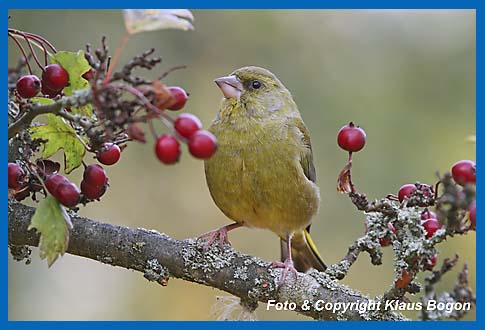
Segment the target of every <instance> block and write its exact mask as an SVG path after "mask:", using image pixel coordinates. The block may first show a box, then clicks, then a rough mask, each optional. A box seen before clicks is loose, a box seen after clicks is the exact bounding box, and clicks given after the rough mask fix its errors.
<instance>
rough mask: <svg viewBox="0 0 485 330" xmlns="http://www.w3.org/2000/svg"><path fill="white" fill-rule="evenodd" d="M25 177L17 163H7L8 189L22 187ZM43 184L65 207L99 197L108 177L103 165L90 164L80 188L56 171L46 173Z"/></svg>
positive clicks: (102, 192) (106, 184)
mask: <svg viewBox="0 0 485 330" xmlns="http://www.w3.org/2000/svg"><path fill="white" fill-rule="evenodd" d="M25 177H26V175H25V172H24V170H23V169H22V168H21V167H20V166H19V165H18V164H16V163H8V187H9V188H10V189H14V190H19V189H22V187H23V183H24V181H25ZM44 185H45V188H46V189H47V191H48V192H49V193H50V194H51V195H52V196H54V197H55V198H56V199H57V200H58V201H59V203H61V204H62V205H64V206H66V207H74V206H76V205H77V204H79V202H81V201H83V202H85V201H88V200H95V199H99V198H100V197H101V196H102V195H103V194H104V193H105V192H106V188H107V186H108V177H107V175H106V172H105V170H104V169H103V167H101V166H100V165H98V164H91V165H88V166H86V168H85V170H84V174H83V180H82V181H81V189H79V188H78V187H77V186H76V185H75V184H74V183H72V182H71V181H69V180H68V179H67V178H66V177H65V176H63V175H60V174H58V173H57V172H54V173H51V174H49V175H47V177H46V179H45V180H44Z"/></svg>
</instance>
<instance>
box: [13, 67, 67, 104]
mask: <svg viewBox="0 0 485 330" xmlns="http://www.w3.org/2000/svg"><path fill="white" fill-rule="evenodd" d="M68 84H69V74H68V73H67V71H66V70H65V69H64V68H63V67H62V66H60V65H59V64H50V65H47V66H46V67H45V68H43V70H42V80H40V79H39V78H38V77H37V76H36V75H33V74H29V75H25V76H22V77H20V79H19V80H17V84H16V89H17V93H18V94H19V95H20V96H21V97H23V98H26V99H29V98H32V97H34V96H37V95H38V94H39V92H41V93H42V95H44V96H47V97H50V98H52V97H55V96H56V95H59V94H60V93H61V92H62V89H63V88H64V87H66V86H67V85H68Z"/></svg>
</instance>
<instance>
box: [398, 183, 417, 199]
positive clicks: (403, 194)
mask: <svg viewBox="0 0 485 330" xmlns="http://www.w3.org/2000/svg"><path fill="white" fill-rule="evenodd" d="M415 190H416V186H415V185H414V184H411V183H408V184H405V185H403V186H401V188H399V192H398V193H397V197H398V199H399V202H400V203H402V201H403V200H404V198H409V197H411V194H412V193H413V192H414V191H415Z"/></svg>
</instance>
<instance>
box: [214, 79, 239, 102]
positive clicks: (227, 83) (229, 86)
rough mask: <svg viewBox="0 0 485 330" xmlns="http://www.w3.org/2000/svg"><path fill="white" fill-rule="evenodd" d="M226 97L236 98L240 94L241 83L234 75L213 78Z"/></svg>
mask: <svg viewBox="0 0 485 330" xmlns="http://www.w3.org/2000/svg"><path fill="white" fill-rule="evenodd" d="M214 82H215V83H216V84H217V86H218V87H219V88H220V89H221V91H222V94H224V97H225V98H226V99H231V98H232V99H237V100H239V97H240V96H241V93H242V90H243V85H242V84H241V82H240V81H239V80H238V79H237V78H236V76H228V77H221V78H217V79H214Z"/></svg>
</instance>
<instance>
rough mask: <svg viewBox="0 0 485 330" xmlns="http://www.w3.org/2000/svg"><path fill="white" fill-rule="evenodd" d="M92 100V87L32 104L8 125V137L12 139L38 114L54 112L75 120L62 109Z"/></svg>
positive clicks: (81, 104)
mask: <svg viewBox="0 0 485 330" xmlns="http://www.w3.org/2000/svg"><path fill="white" fill-rule="evenodd" d="M90 102H92V93H91V90H90V89H86V90H82V91H78V92H76V93H74V94H73V95H71V96H65V97H62V98H60V99H59V100H57V101H55V102H54V103H51V104H44V105H40V104H37V105H32V107H31V108H30V109H28V110H27V111H26V112H25V113H24V114H23V115H22V116H21V117H20V118H18V119H16V120H15V122H13V123H12V124H11V125H10V126H9V127H8V139H9V140H10V139H11V138H13V137H14V136H15V134H17V133H18V132H20V130H21V129H24V128H26V127H28V126H29V125H30V123H31V122H32V120H34V118H35V117H37V116H38V115H42V114H46V113H54V114H58V115H60V116H62V117H64V118H66V119H68V120H74V119H75V118H74V117H73V116H72V115H71V114H69V113H68V112H65V111H62V109H64V108H68V107H72V106H83V105H86V104H88V103H90Z"/></svg>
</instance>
